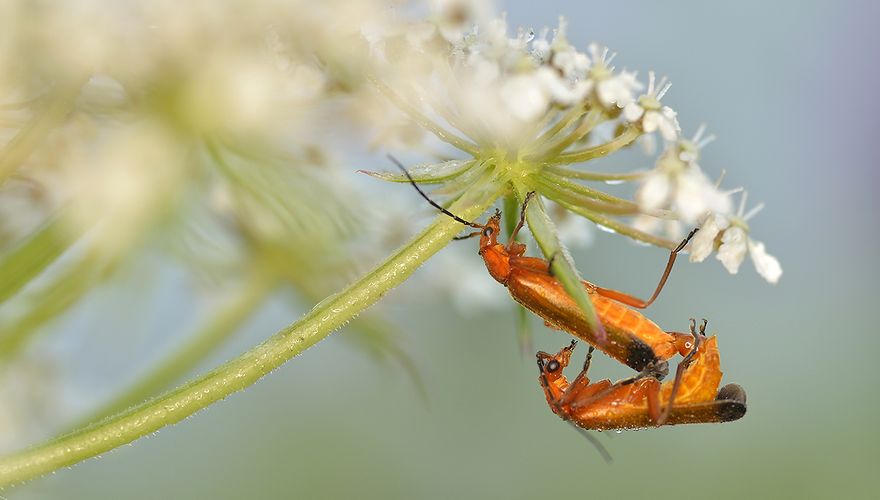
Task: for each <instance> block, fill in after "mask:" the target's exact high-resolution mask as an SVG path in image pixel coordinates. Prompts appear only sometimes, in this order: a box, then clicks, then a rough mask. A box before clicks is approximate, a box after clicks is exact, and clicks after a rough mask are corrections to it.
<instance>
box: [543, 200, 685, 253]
mask: <svg viewBox="0 0 880 500" xmlns="http://www.w3.org/2000/svg"><path fill="white" fill-rule="evenodd" d="M554 201H556V202H557V203H559V204H560V205H562V206H563V207H565V208H567V209H568V210H571V211H572V212H574V213H576V214H580V215H582V216H584V217H586V218H587V219H589V220H591V221H593V222H594V223H596V224H598V225H600V226H603V227H606V228H608V229H610V230H612V231H614V232H615V233H620V234H622V235H624V236H628V237H630V238H632V239H634V240H637V241H641V242H644V243H648V244H650V245H654V246H658V247H662V248H668V249H670V250H672V249H673V248H675V247H676V246H678V243H679V242H677V241H672V240H667V239H666V238H661V237H659V236H654V235H653V234H650V233H646V232H644V231H639V230H638V229H635V228H633V227H631V226H628V225H626V224H624V223H623V222H620V221H619V220H615V219H612V218H610V217H606V216H604V215H601V214H598V213H596V212H593V211H591V210H588V209H585V208H584V207H581V206H578V205H574V204H571V203H568V202H566V201H565V200H563V199H556V200H554Z"/></svg>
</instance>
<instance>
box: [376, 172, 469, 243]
mask: <svg viewBox="0 0 880 500" xmlns="http://www.w3.org/2000/svg"><path fill="white" fill-rule="evenodd" d="M388 159H389V160H391V161H392V163H394V164H395V165H397V168H399V169H400V170H402V171H403V174H404V175H406V178H407V179H409V183H410V184H412V185H413V187H414V188H416V191H418V192H419V194H420V195H421V196H422V198H424V199H425V201H427V202H428V203H430V204H431V206H432V207H434V208H436V209H437V210H439V211H441V212H443V213H444V214H446V215H448V216H450V217H452V218H453V219H455V221H456V222H461V223H462V224H464V225H466V226H470V227H476V228H482V227H483V226H482V225H480V224H477V223H474V222H468V221H466V220H464V219H462V218H461V217H459V216H457V215H455V214H454V213H452V212H450V211H449V210H446V209H445V208H443V207H441V206H440V205H438V204H437V203H436V202H434V200H432V199H431V198H428V195H426V194H425V192H424V191H422V188H420V187H419V185H418V184H416V181H415V179H413V178H412V176H411V175H409V172H407V171H406V168H404V166H403V164H402V163H400V162H399V161H398V160H397V158H395V157H393V156H391V155H388Z"/></svg>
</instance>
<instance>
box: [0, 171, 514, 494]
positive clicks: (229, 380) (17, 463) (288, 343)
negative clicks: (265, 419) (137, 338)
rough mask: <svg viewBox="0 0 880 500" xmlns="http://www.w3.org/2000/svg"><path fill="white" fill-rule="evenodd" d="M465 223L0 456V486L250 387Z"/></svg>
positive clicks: (467, 198) (472, 212) (430, 232)
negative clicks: (175, 380) (107, 407)
mask: <svg viewBox="0 0 880 500" xmlns="http://www.w3.org/2000/svg"><path fill="white" fill-rule="evenodd" d="M503 188H504V186H501V185H498V184H492V185H490V186H486V184H479V185H475V186H473V187H472V188H471V189H470V190H469V191H468V192H466V193H465V194H464V195H463V196H462V197H461V198H459V200H458V201H456V202H455V203H454V204H453V205H452V210H453V211H454V212H456V213H457V214H458V215H460V216H461V217H464V218H467V219H474V218H477V217H479V215H480V214H482V213H483V212H484V211H485V210H486V209H487V208H488V207H489V206H490V205H491V204H492V202H493V201H494V200H495V198H497V197H498V196H499V195H500V194H501V192H502V190H503ZM461 228H462V225H461V224H459V223H457V222H455V221H454V220H452V219H450V218H449V217H447V216H445V215H440V216H438V218H437V219H436V220H435V221H434V222H433V223H432V224H431V225H430V226H428V227H427V228H426V229H425V230H424V231H422V232H421V233H420V234H419V235H417V236H416V237H415V238H414V239H413V240H412V241H411V242H410V243H409V244H407V245H406V246H404V247H403V248H401V249H400V250H398V251H397V252H396V253H395V254H394V255H392V256H391V257H390V258H389V259H388V260H386V261H385V262H384V263H382V264H380V265H379V266H378V267H377V268H376V269H375V270H373V271H371V272H370V273H369V274H367V275H366V276H364V277H363V278H361V279H360V280H358V281H357V282H355V283H354V284H352V285H351V286H349V287H348V288H347V289H345V290H344V291H342V292H340V293H338V294H336V295H333V296H330V297H328V298H327V299H325V300H324V301H323V302H321V303H320V304H318V305H316V306H315V307H314V309H312V310H311V312H309V313H308V314H306V315H305V316H304V317H303V318H302V319H300V320H299V321H297V322H296V323H293V324H292V325H290V326H288V327H286V328H284V329H283V330H281V331H280V332H278V333H276V334H275V335H273V336H272V337H270V338H269V339H268V340H266V341H265V342H263V343H262V344H260V345H259V346H257V347H255V348H254V349H252V350H251V351H248V352H247V353H245V354H243V355H241V356H240V357H238V358H236V359H234V360H232V361H230V362H228V363H226V364H224V365H222V366H220V367H218V368H217V369H215V370H213V371H211V372H210V373H208V374H206V375H203V376H201V377H199V378H197V379H195V380H193V381H191V382H189V383H187V384H185V385H183V386H181V387H179V388H177V389H174V390H172V391H170V392H168V393H166V394H164V395H161V396H159V397H157V398H154V399H152V400H150V401H147V402H145V403H143V404H141V405H139V406H136V407H134V408H130V409H128V410H126V411H125V412H123V413H120V414H118V415H114V416H112V417H110V418H108V419H106V420H104V421H102V422H100V423H98V424H95V425H92V426H90V427H88V428H85V429H82V430H80V431H77V432H75V433H73V434H69V435H66V436H62V437H60V438H58V439H56V440H54V441H51V442H49V443H46V444H43V445H40V446H37V447H35V448H31V449H28V450H24V451H21V452H18V453H16V454H13V455H10V456H7V457H4V458H2V459H0V488H3V487H6V486H9V485H12V484H16V483H20V482H23V481H27V480H29V479H32V478H34V477H37V476H40V475H42V474H46V473H48V472H51V471H54V470H57V469H59V468H61V467H65V466H69V465H72V464H75V463H77V462H80V461H82V460H85V459H87V458H91V457H94V456H96V455H99V454H101V453H104V452H106V451H108V450H112V449H113V448H116V447H118V446H121V445H123V444H127V443H130V442H132V441H134V440H136V439H138V438H140V437H142V436H145V435H148V434H150V433H152V432H155V431H157V430H159V429H161V428H163V427H165V426H167V425H171V424H173V423H176V422H179V421H180V420H183V419H184V418H186V417H188V416H190V415H192V414H194V413H195V412H197V411H199V410H201V409H202V408H205V407H207V406H209V405H210V404H212V403H214V402H216V401H219V400H221V399H224V398H226V397H228V396H229V395H230V394H232V393H234V392H237V391H240V390H242V389H244V388H246V387H249V386H250V385H252V384H253V383H255V382H256V381H257V380H259V379H260V378H262V377H263V376H264V375H266V374H267V373H269V372H271V371H272V370H274V369H276V368H278V367H279V366H281V365H282V364H284V362H286V361H287V360H289V359H291V358H293V357H294V356H297V355H298V354H300V353H302V352H303V351H305V350H306V349H307V348H309V347H311V346H312V345H314V344H316V343H317V342H318V341H320V340H322V339H323V338H325V337H327V336H328V335H330V333H332V332H333V331H335V330H337V329H339V328H340V327H342V326H343V325H344V324H345V323H346V322H348V321H350V320H351V319H352V318H354V317H355V316H357V315H358V314H359V313H361V312H363V311H364V310H365V309H366V308H367V307H369V306H370V305H372V304H373V303H375V302H376V301H378V300H379V299H380V298H382V296H383V295H385V294H386V293H388V291H390V290H391V289H392V288H394V287H395V286H397V285H399V284H400V283H402V282H403V281H404V280H405V279H406V278H408V277H409V276H410V275H411V274H412V273H413V272H414V271H415V270H416V269H417V268H418V267H419V266H420V265H422V263H424V262H425V261H426V260H427V259H428V258H429V257H430V256H431V255H433V254H434V253H435V252H437V251H438V250H440V249H441V248H443V247H444V246H445V245H446V244H447V243H449V241H450V240H451V239H452V238H453V237H454V236H455V235H456V234H457V233H458V232H459V231H460V230H461Z"/></svg>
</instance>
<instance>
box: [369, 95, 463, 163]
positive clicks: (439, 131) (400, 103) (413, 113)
mask: <svg viewBox="0 0 880 500" xmlns="http://www.w3.org/2000/svg"><path fill="white" fill-rule="evenodd" d="M373 84H374V85H375V86H376V88H378V89H379V91H380V92H382V94H384V95H385V97H387V98H388V100H390V101H391V102H393V103H394V105H395V106H397V107H398V108H400V110H401V111H403V112H404V113H406V114H407V115H409V117H410V118H411V119H412V120H413V121H415V122H416V123H418V124H419V126H420V127H422V128H424V129H425V130H427V131H429V132H431V133H432V134H434V135H436V136H437V138H439V139H440V140H441V141H443V142H446V143H448V144H451V145H453V146H455V147H457V148H458V149H460V150H462V151H464V152H465V153H468V154H470V155H471V156H477V153H478V152H479V148H478V147H477V145H476V144H473V143H470V142H468V141H466V140H464V139H462V138H461V137H458V136H457V135H455V134H453V133H451V132H449V131H448V130H446V129H445V128H443V127H441V126H440V125H438V124H436V123H434V121H433V120H431V119H430V118H428V117H427V116H425V115H424V113H422V112H421V111H419V110H418V109H416V108H415V107H414V106H412V105H411V104H410V103H408V102H406V101H405V100H404V99H403V98H402V97H400V96H399V95H397V94H396V93H395V92H394V91H393V90H391V89H390V88H388V86H387V85H385V84H384V83H382V82H380V81H379V80H373Z"/></svg>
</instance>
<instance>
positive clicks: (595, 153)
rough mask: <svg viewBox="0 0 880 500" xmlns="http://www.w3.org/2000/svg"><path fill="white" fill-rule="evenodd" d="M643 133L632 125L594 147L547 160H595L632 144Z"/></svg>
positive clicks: (548, 163)
mask: <svg viewBox="0 0 880 500" xmlns="http://www.w3.org/2000/svg"><path fill="white" fill-rule="evenodd" d="M640 135H642V131H641V130H639V129H638V127H635V126H632V125H630V126H629V127H627V128H626V130H624V131H623V132H622V133H621V134H620V135H618V136H617V137H615V138H614V139H611V140H610V141H608V142H606V143H605V144H600V145H598V146H594V147H592V148H587V149H582V150H580V151H572V152H570V153H565V154H561V155H559V156H557V157H556V158H553V159H551V160H549V161H547V162H546V163H547V165H559V164H567V163H580V162H582V161H589V160H595V159H596V158H601V157H603V156H608V155H610V154H611V153H613V152H615V151H617V150H618V149H620V148H623V147H626V146H628V145H630V144H631V143H632V142H633V141H634V140H636V139H638V137H639V136H640Z"/></svg>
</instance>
